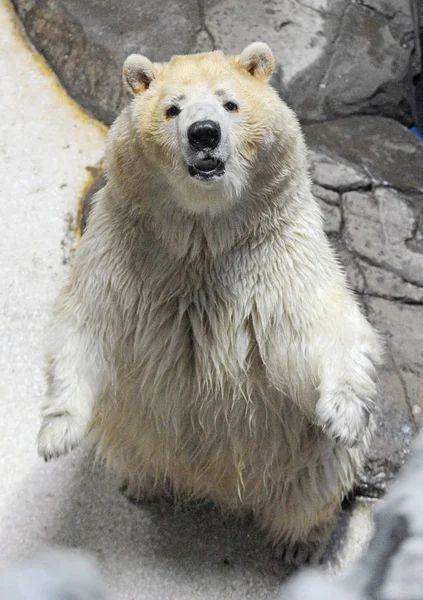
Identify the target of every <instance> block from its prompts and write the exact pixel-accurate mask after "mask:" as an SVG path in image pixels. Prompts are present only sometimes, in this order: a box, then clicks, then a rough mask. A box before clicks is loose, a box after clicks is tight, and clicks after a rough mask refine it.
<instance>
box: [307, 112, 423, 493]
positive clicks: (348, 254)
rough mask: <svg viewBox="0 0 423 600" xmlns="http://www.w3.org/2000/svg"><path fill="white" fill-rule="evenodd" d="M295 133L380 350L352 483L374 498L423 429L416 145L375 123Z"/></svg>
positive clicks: (421, 182) (422, 193)
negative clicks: (359, 473)
mask: <svg viewBox="0 0 423 600" xmlns="http://www.w3.org/2000/svg"><path fill="white" fill-rule="evenodd" d="M304 130H305V134H306V139H307V142H308V145H309V147H310V164H311V175H312V178H313V180H314V182H315V185H314V188H313V189H314V193H315V195H316V197H317V198H318V199H319V202H320V204H321V207H322V209H323V213H324V216H325V229H326V232H327V233H328V234H329V236H330V238H331V240H332V243H333V244H334V246H335V247H336V250H337V251H338V253H339V255H340V258H341V261H342V262H343V264H344V266H345V268H346V271H347V274H348V277H349V280H350V283H351V286H352V287H353V289H354V291H355V292H356V294H357V297H358V299H359V301H360V302H361V303H362V306H363V310H364V311H365V312H366V313H367V315H368V317H369V319H370V321H371V322H372V324H373V325H374V326H375V327H376V328H377V329H378V330H379V332H380V333H381V335H382V338H383V340H384V342H385V347H386V357H385V366H384V369H383V370H382V372H381V374H380V389H381V410H380V412H379V413H378V414H377V416H376V420H377V426H378V427H377V434H376V438H375V440H374V442H373V445H372V448H371V452H370V457H369V464H368V469H367V471H366V473H365V475H364V476H363V477H362V479H361V481H360V483H359V485H358V491H359V492H360V493H361V494H363V495H368V496H380V495H382V494H383V492H384V490H385V489H386V487H387V485H388V483H389V482H390V481H391V480H392V479H393V478H394V477H395V475H396V474H397V472H398V470H399V468H400V467H401V465H402V464H403V463H404V461H405V460H406V458H407V456H408V454H409V449H410V443H411V440H412V437H413V434H414V433H415V431H416V428H417V427H418V426H421V425H423V397H422V394H421V391H420V390H421V387H422V385H423V243H422V241H423V169H422V165H423V143H422V142H421V140H419V139H418V138H417V137H416V136H415V135H414V134H413V133H411V132H410V131H409V130H407V129H406V128H405V127H403V126H402V125H401V124H399V123H397V122H395V121H393V120H391V119H385V118H381V117H366V116H362V117H357V116H355V117H350V118H348V119H338V120H335V121H332V122H327V123H317V124H313V125H309V126H306V127H305V128H304ZM334 209H338V210H339V215H340V219H336V218H334ZM337 214H338V213H337Z"/></svg>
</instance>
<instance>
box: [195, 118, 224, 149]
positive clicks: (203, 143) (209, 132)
mask: <svg viewBox="0 0 423 600" xmlns="http://www.w3.org/2000/svg"><path fill="white" fill-rule="evenodd" d="M188 139H189V143H190V144H191V146H193V147H194V148H195V149H196V150H214V148H216V146H217V145H218V143H219V142H220V126H219V123H215V122H214V121H195V123H193V124H192V125H190V126H189V127H188Z"/></svg>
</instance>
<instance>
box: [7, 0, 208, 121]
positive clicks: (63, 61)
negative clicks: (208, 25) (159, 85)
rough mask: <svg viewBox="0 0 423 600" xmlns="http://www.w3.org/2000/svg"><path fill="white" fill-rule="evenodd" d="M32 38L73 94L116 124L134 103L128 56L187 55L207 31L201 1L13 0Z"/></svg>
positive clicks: (89, 108)
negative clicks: (126, 78) (127, 87)
mask: <svg viewBox="0 0 423 600" xmlns="http://www.w3.org/2000/svg"><path fill="white" fill-rule="evenodd" d="M12 1H13V4H14V6H15V9H16V11H17V13H18V16H19V18H20V19H21V21H22V23H23V25H24V27H25V30H26V33H27V35H28V37H29V38H30V40H31V42H32V43H33V44H34V46H35V47H36V48H37V50H38V51H39V52H41V54H43V55H44V56H45V58H46V59H47V62H48V63H49V64H50V66H51V67H52V68H53V70H54V71H55V72H56V73H57V75H58V76H59V79H60V81H61V82H62V84H63V85H64V87H65V88H66V90H67V91H68V92H69V94H70V95H71V96H72V97H73V98H74V99H75V100H76V101H77V102H78V103H79V104H80V105H81V106H82V107H83V108H84V109H85V110H87V111H88V112H89V113H90V114H91V115H93V116H95V117H97V118H98V119H100V120H101V121H104V122H105V123H107V124H110V123H111V122H112V121H113V120H114V119H115V118H116V116H117V115H118V114H119V112H120V111H121V109H122V108H123V106H125V104H127V103H128V96H127V95H126V92H125V91H124V88H123V84H122V65H123V62H124V60H125V58H126V57H127V56H128V55H129V54H131V53H133V52H139V53H141V54H146V55H148V56H150V57H151V58H152V59H153V60H156V61H163V60H167V59H169V58H170V56H171V55H172V54H185V53H188V52H190V51H191V50H192V48H193V46H194V45H195V44H196V40H197V34H198V32H199V31H200V30H201V23H200V11H199V6H198V2H197V0H183V2H177V1H175V0H161V2H156V0H96V1H95V2H86V1H85V0H66V1H65V0H12Z"/></svg>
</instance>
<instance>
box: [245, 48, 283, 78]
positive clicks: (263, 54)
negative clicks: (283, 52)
mask: <svg viewBox="0 0 423 600" xmlns="http://www.w3.org/2000/svg"><path fill="white" fill-rule="evenodd" d="M237 62H238V64H239V66H240V67H242V68H244V69H245V70H246V71H248V72H249V73H250V74H251V75H253V76H254V77H257V79H262V80H263V81H268V80H269V79H270V78H271V76H272V73H273V69H274V68H275V60H274V58H273V54H272V51H271V49H270V48H269V46H268V45H267V44H265V43H264V42H254V44H250V45H249V46H247V47H246V48H244V50H243V51H242V52H241V54H240V55H239V56H238V58H237Z"/></svg>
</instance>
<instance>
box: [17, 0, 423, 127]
mask: <svg viewBox="0 0 423 600" xmlns="http://www.w3.org/2000/svg"><path fill="white" fill-rule="evenodd" d="M415 1H416V0H353V1H351V0H263V2H256V1H255V0H245V1H244V2H238V1H237V0H184V2H178V1H176V0H162V1H161V2H160V3H159V2H156V1H155V0H96V1H95V2H84V0H66V2H65V0H12V2H13V4H14V6H15V8H16V11H17V13H18V15H19V17H20V19H21V21H22V23H23V24H24V27H25V29H26V32H27V34H28V36H29V38H30V40H31V42H32V43H33V44H34V46H35V47H36V48H37V50H39V51H40V52H41V54H43V55H44V56H45V57H46V59H47V61H48V62H49V64H50V65H51V66H52V67H53V69H54V70H55V72H56V73H57V75H58V76H59V79H60V80H61V82H62V83H63V85H64V86H65V88H66V89H67V90H68V92H69V93H70V95H71V96H72V97H73V98H75V100H76V101H77V102H79V103H80V104H81V106H82V107H83V108H84V109H85V110H87V111H88V112H89V113H90V114H92V115H94V116H95V117H97V118H99V119H100V120H102V121H104V122H105V123H107V124H110V123H111V122H112V121H113V120H114V118H115V117H116V116H117V114H118V113H119V111H120V110H121V109H122V107H123V106H124V104H125V103H126V102H127V96H126V93H125V92H124V90H123V85H122V80H121V69H122V64H123V61H124V59H125V58H126V56H127V55H128V54H130V53H132V52H140V53H142V54H146V55H147V56H149V57H150V58H151V59H152V60H155V61H164V60H168V59H169V58H170V57H171V56H172V55H174V54H184V53H189V52H198V51H208V50H212V49H219V50H224V51H225V52H230V53H236V52H240V51H241V50H242V49H243V47H244V46H246V45H247V44H249V43H250V42H253V41H256V40H264V41H266V42H268V43H269V45H270V46H271V47H272V49H273V51H274V53H275V58H276V61H277V69H276V73H275V76H274V78H273V84H274V85H275V86H276V88H277V89H278V91H279V92H280V93H281V95H282V96H283V97H284V98H285V99H286V100H287V102H288V103H289V104H290V105H291V106H292V107H293V108H294V109H295V110H296V111H297V113H298V115H299V116H300V118H301V119H302V120H303V121H304V122H309V121H323V120H326V119H334V118H336V117H340V116H346V115H352V114H356V113H360V114H380V115H384V116H387V117H392V118H395V119H398V120H400V121H402V122H404V123H406V124H410V123H411V121H412V105H413V95H414V90H413V86H412V78H413V76H414V75H415V74H416V73H417V58H416V57H417V54H418V46H419V43H418V36H417V35H416V31H417V25H416V14H417V12H416V10H414V11H413V10H412V8H413V7H414V4H415Z"/></svg>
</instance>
